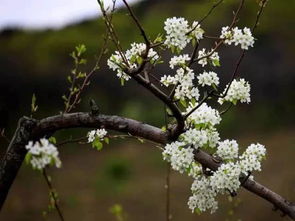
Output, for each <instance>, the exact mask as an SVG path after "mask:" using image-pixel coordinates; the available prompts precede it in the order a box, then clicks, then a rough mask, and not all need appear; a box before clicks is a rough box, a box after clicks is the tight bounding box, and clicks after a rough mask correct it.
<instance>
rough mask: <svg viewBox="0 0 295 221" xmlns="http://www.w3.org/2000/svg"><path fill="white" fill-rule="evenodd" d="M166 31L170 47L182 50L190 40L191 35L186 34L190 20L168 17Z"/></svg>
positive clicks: (166, 42) (167, 43) (167, 42)
mask: <svg viewBox="0 0 295 221" xmlns="http://www.w3.org/2000/svg"><path fill="white" fill-rule="evenodd" d="M164 24H165V25H164V30H165V31H166V40H165V42H164V43H165V45H167V46H168V48H173V47H175V48H178V49H179V50H182V49H184V48H185V47H186V45H187V44H188V43H189V42H190V38H189V36H188V35H187V34H186V33H188V31H189V25H188V21H187V20H185V19H184V18H176V17H173V18H168V19H167V20H166V21H165V23H164Z"/></svg>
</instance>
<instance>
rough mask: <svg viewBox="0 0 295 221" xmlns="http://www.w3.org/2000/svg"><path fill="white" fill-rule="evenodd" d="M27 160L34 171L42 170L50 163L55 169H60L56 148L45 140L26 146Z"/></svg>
mask: <svg viewBox="0 0 295 221" xmlns="http://www.w3.org/2000/svg"><path fill="white" fill-rule="evenodd" d="M26 149H27V150H28V153H27V160H28V163H30V164H31V165H32V167H33V168H34V169H38V170H42V169H44V168H45V167H46V166H48V165H49V164H51V163H54V165H55V166H56V167H58V168H59V167H61V161H60V159H59V153H58V150H57V148H56V147H55V146H54V145H53V144H51V143H50V142H49V141H48V140H47V139H45V138H42V139H40V141H38V142H35V143H33V142H32V141H30V142H29V143H28V144H27V145H26Z"/></svg>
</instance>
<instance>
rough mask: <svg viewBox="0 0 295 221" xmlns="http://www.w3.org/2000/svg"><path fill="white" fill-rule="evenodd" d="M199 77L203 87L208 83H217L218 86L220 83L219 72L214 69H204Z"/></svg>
mask: <svg viewBox="0 0 295 221" xmlns="http://www.w3.org/2000/svg"><path fill="white" fill-rule="evenodd" d="M197 78H198V83H199V84H200V85H202V86H203V87H204V86H205V85H208V86H212V85H216V86H218V84H219V78H218V76H217V74H216V73H215V72H213V71H209V72H206V71H204V72H203V73H202V74H200V75H199V76H198V77H197Z"/></svg>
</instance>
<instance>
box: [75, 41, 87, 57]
mask: <svg viewBox="0 0 295 221" xmlns="http://www.w3.org/2000/svg"><path fill="white" fill-rule="evenodd" d="M76 51H77V52H78V57H80V56H81V55H82V54H83V53H84V52H85V51H86V46H85V45H84V44H80V45H78V46H76Z"/></svg>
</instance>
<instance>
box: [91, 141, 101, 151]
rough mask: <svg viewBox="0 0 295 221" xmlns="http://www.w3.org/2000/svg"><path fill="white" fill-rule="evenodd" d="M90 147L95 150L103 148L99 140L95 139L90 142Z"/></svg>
mask: <svg viewBox="0 0 295 221" xmlns="http://www.w3.org/2000/svg"><path fill="white" fill-rule="evenodd" d="M92 147H93V148H95V149H97V150H101V149H102V148H103V144H102V142H101V141H100V139H99V138H95V139H94V141H93V142H92Z"/></svg>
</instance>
